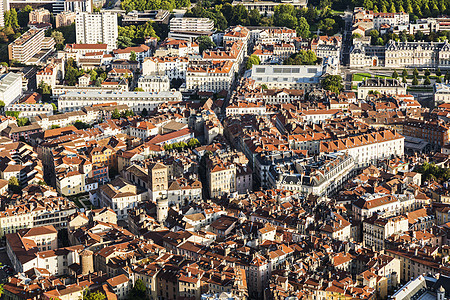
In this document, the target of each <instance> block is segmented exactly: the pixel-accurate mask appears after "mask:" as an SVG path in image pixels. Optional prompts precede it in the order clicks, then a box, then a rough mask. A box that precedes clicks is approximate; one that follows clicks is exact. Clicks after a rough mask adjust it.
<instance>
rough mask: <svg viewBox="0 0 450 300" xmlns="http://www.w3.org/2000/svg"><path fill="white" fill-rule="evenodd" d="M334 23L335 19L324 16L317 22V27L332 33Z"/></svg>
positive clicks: (329, 33)
mask: <svg viewBox="0 0 450 300" xmlns="http://www.w3.org/2000/svg"><path fill="white" fill-rule="evenodd" d="M335 25H336V21H335V20H334V19H331V18H326V19H325V20H321V21H320V22H319V29H320V30H321V31H323V32H325V33H326V34H328V35H332V34H334V27H335Z"/></svg>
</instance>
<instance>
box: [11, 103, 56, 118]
mask: <svg viewBox="0 0 450 300" xmlns="http://www.w3.org/2000/svg"><path fill="white" fill-rule="evenodd" d="M8 111H18V112H20V114H19V117H21V118H22V117H25V118H30V117H34V116H37V115H46V116H51V115H53V106H52V105H51V104H50V103H16V104H12V105H10V106H8Z"/></svg>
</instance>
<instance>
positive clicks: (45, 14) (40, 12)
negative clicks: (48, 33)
mask: <svg viewBox="0 0 450 300" xmlns="http://www.w3.org/2000/svg"><path fill="white" fill-rule="evenodd" d="M29 23H50V12H49V11H48V10H47V9H45V8H39V9H35V10H32V11H30V14H29Z"/></svg>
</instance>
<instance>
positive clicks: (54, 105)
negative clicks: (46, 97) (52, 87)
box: [51, 103, 58, 112]
mask: <svg viewBox="0 0 450 300" xmlns="http://www.w3.org/2000/svg"><path fill="white" fill-rule="evenodd" d="M51 104H52V107H53V112H56V111H58V108H57V107H56V104H55V103H51Z"/></svg>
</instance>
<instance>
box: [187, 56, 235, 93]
mask: <svg viewBox="0 0 450 300" xmlns="http://www.w3.org/2000/svg"><path fill="white" fill-rule="evenodd" d="M234 74H235V72H234V63H233V62H232V61H216V62H204V63H198V64H196V65H192V66H190V67H188V68H187V71H186V89H187V90H198V91H200V92H214V93H218V92H221V91H224V90H225V91H229V90H230V88H231V86H232V84H233V81H234Z"/></svg>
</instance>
